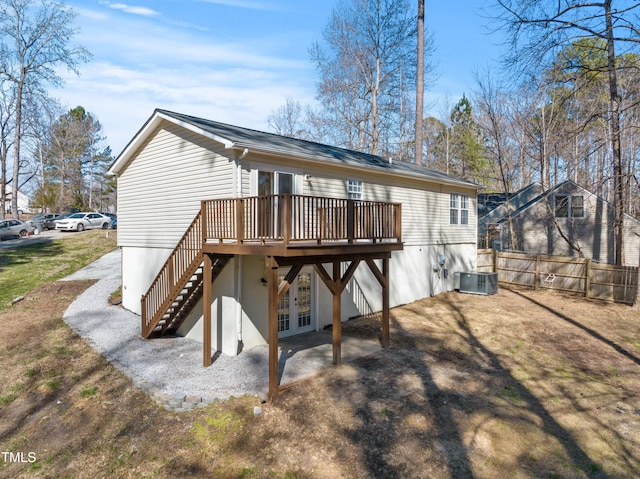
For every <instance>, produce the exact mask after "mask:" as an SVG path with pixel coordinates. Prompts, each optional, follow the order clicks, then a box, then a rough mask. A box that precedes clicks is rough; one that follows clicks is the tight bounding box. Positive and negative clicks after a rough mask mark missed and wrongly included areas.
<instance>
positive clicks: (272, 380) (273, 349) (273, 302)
mask: <svg viewBox="0 0 640 479" xmlns="http://www.w3.org/2000/svg"><path fill="white" fill-rule="evenodd" d="M266 262H267V268H269V276H268V279H267V283H268V284H267V286H268V290H269V291H268V294H269V393H268V399H269V402H273V401H274V400H275V399H276V398H277V397H278V265H277V263H276V261H275V260H274V259H273V257H272V256H267V257H266Z"/></svg>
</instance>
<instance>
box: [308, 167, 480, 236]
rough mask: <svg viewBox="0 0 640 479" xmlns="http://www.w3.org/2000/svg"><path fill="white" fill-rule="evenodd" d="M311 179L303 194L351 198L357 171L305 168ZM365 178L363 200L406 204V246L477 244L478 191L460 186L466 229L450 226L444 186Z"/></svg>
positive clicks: (403, 224)
mask: <svg viewBox="0 0 640 479" xmlns="http://www.w3.org/2000/svg"><path fill="white" fill-rule="evenodd" d="M304 172H305V173H308V174H309V175H310V181H309V182H306V181H305V182H304V183H305V184H304V189H303V191H302V194H304V195H313V196H329V197H334V198H348V194H349V191H348V180H349V179H350V178H354V175H353V173H350V172H348V171H344V172H343V171H340V170H338V169H331V170H330V169H328V168H327V169H324V170H320V169H316V168H308V167H306V168H304ZM359 176H360V178H359V179H362V181H363V198H362V199H363V200H365V201H388V202H394V203H401V204H402V241H403V242H404V243H405V245H426V244H444V243H472V244H476V235H477V228H476V226H475V225H476V223H477V219H476V202H475V193H476V192H475V191H474V190H471V189H460V193H459V194H460V195H465V196H466V197H467V202H468V203H467V204H468V221H469V225H468V226H467V227H465V228H460V227H457V228H456V227H452V226H450V225H449V192H450V191H451V188H448V189H447V190H446V192H445V188H444V186H443V185H440V184H437V183H435V182H434V183H427V182H425V181H416V180H412V179H408V178H407V179H405V178H397V177H393V176H389V175H375V174H371V173H370V172H369V173H362V172H361V173H359Z"/></svg>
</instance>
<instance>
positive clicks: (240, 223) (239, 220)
mask: <svg viewBox="0 0 640 479" xmlns="http://www.w3.org/2000/svg"><path fill="white" fill-rule="evenodd" d="M236 240H237V241H238V243H242V242H243V241H244V200H243V199H242V198H237V199H236Z"/></svg>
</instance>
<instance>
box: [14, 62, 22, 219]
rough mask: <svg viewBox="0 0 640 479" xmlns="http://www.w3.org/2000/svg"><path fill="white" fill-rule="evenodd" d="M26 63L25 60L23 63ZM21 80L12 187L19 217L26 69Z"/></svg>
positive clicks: (17, 104) (19, 84) (17, 216)
mask: <svg viewBox="0 0 640 479" xmlns="http://www.w3.org/2000/svg"><path fill="white" fill-rule="evenodd" d="M21 64H24V61H23V62H22V63H21ZM21 70H22V71H21V75H20V81H18V85H17V86H18V88H17V91H16V134H15V140H14V144H13V152H14V153H13V179H12V182H13V186H12V188H11V215H12V216H13V217H14V218H15V219H18V218H19V217H20V214H19V213H18V185H19V184H20V143H21V140H22V94H23V91H24V82H25V77H24V74H25V69H24V68H22V69H21Z"/></svg>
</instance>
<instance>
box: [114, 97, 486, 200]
mask: <svg viewBox="0 0 640 479" xmlns="http://www.w3.org/2000/svg"><path fill="white" fill-rule="evenodd" d="M162 121H169V122H171V123H174V124H176V125H179V126H181V127H183V128H186V129H188V130H190V131H193V132H195V133H197V134H200V135H203V136H205V137H207V138H209V139H211V140H213V141H216V142H218V143H221V144H222V145H224V147H225V148H229V149H234V150H245V149H248V150H250V151H257V152H263V153H267V154H273V155H278V156H283V157H289V158H297V159H303V160H307V161H314V162H324V163H327V162H328V163H332V164H334V165H344V166H350V167H357V168H368V169H373V170H377V171H378V172H385V173H388V174H394V175H399V176H406V177H413V178H416V179H423V180H430V181H435V182H439V183H445V184H450V185H456V186H463V187H468V188H474V189H480V188H481V186H480V185H478V184H476V183H473V182H470V181H466V180H462V179H460V178H456V177H453V176H450V175H446V174H444V173H441V172H439V171H436V170H432V169H430V168H426V167H423V166H419V165H415V164H412V163H404V162H397V161H392V160H390V159H386V158H382V157H380V156H376V155H371V154H368V153H362V152H358V151H353V150H347V149H344V148H338V147H335V146H330V145H324V144H322V143H314V142H311V141H306V140H300V139H297V138H289V137H285V136H281V135H276V134H274V133H267V132H263V131H258V130H252V129H249V128H242V127H239V126H234V125H229V124H225V123H219V122H215V121H211V120H205V119H203V118H197V117H193V116H189V115H183V114H180V113H175V112H171V111H168V110H160V109H157V110H155V111H154V113H153V115H152V116H151V117H150V118H149V120H147V122H146V123H145V124H144V125H143V127H142V128H141V129H140V130H139V131H138V133H137V134H136V135H135V136H134V137H133V139H132V140H131V141H130V142H129V144H128V145H127V146H126V147H125V149H124V150H123V151H122V153H121V154H120V155H119V156H118V158H116V160H115V162H114V163H113V164H112V165H111V167H110V169H109V173H111V174H115V175H118V174H120V173H121V172H123V171H124V170H125V169H126V167H127V166H128V164H129V162H130V161H132V160H133V158H134V157H135V154H136V152H137V151H138V149H139V148H140V147H141V146H142V145H143V144H144V142H145V141H146V140H147V138H149V136H150V135H151V134H153V132H154V131H155V130H156V129H157V128H158V127H159V125H160V124H161V123H162Z"/></svg>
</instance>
